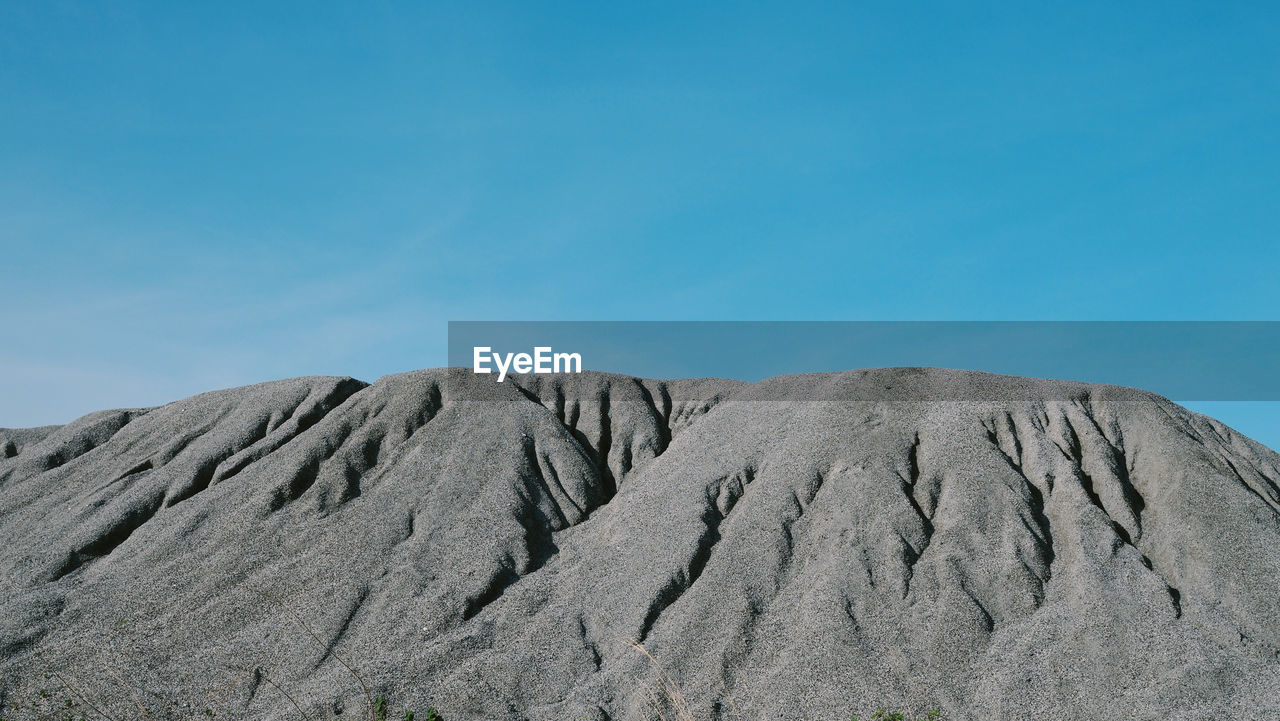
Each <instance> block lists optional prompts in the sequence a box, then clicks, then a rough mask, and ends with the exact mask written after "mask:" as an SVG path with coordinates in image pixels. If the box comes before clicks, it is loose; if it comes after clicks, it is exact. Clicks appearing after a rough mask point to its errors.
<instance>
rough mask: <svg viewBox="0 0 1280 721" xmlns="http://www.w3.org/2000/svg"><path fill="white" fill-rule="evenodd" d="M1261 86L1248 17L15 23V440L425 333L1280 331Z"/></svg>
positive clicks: (313, 369) (1271, 131) (1083, 6)
mask: <svg viewBox="0 0 1280 721" xmlns="http://www.w3.org/2000/svg"><path fill="white" fill-rule="evenodd" d="M267 5H270V7H268V6H267ZM1277 68H1280V6H1277V5H1275V4H1268V3H1229V4H1228V3H1071V4H1069V6H1068V7H1065V8H1055V7H1051V6H1049V5H1045V4H1034V7H1033V6H1032V4H1027V3H1008V4H998V3H974V2H963V3H960V2H957V3H947V4H933V3H900V2H899V3H891V2H883V3H832V4H830V5H806V4H802V3H795V2H788V3H776V4H772V5H765V4H759V3H757V4H752V5H751V6H749V7H745V8H744V7H740V6H738V5H737V4H735V5H730V4H724V5H710V4H694V3H687V2H682V3H670V4H643V5H639V4H637V5H632V4H625V5H624V4H617V3H598V2H592V3H580V4H579V3H545V4H535V3H515V4H511V5H498V4H489V3H477V2H468V3H443V2H431V3H403V4H386V3H342V4H338V3H327V2H307V3H291V4H263V3H243V4H242V3H216V4H215V3H203V4H196V3H159V2H156V3H133V2H113V3H101V4H88V3H76V2H56V3H55V2H50V3H19V2H0V308H3V311H4V313H3V319H4V326H3V332H2V333H0V425H8V426H15V425H33V424H38V423H57V422H66V421H67V420H70V419H71V418H73V417H75V416H76V415H78V414H80V413H83V412H85V411H89V410H93V409H97V408H103V407H114V406H122V405H148V404H155V403H160V402H164V401H168V400H172V399H174V398H178V397H182V396H185V395H188V394H190V393H194V392H197V391H202V390H207V389H211V388H216V387H221V386H229V385H236V384H241V383H247V382H254V381H260V380H267V379H272V378H279V377H285V376H296V375H304V374H313V373H324V374H343V375H348V374H349V375H354V376H357V377H361V378H365V379H370V380H371V379H373V378H376V377H377V376H379V375H382V374H384V373H389V372H396V371H402V370H408V369H413V368H420V367H429V366H436V365H442V364H443V363H444V362H445V340H446V339H445V322H446V321H447V320H450V319H521V318H524V319H566V320H567V319H602V320H603V319H765V320H772V319H780V320H781V319H818V320H821V319H849V320H862V319H879V320H897V319H935V320H947V319H974V320H994V319H1032V320H1039V319H1081V320H1093V319H1099V320H1105V319H1128V320H1143V319H1186V320H1200V319H1244V320H1253V319H1275V318H1277V315H1278V314H1277V308H1278V306H1280V283H1278V282H1277V273H1276V270H1277V268H1280V242H1277V239H1278V238H1280V214H1278V213H1277V210H1276V208H1277V205H1276V203H1277V198H1278V197H1280V192H1278V191H1280V148H1278V147H1277V142H1278V140H1277V139H1278V138H1280V134H1278V133H1277V132H1276V128H1278V127H1280V73H1278V72H1277ZM1215 412H1217V413H1218V414H1219V415H1220V416H1222V417H1223V418H1224V419H1226V420H1228V422H1233V423H1234V424H1235V425H1237V426H1238V427H1240V428H1242V429H1243V430H1245V432H1247V433H1250V434H1251V435H1254V436H1255V437H1258V438H1260V439H1263V440H1266V441H1268V442H1269V443H1271V445H1273V446H1276V445H1280V418H1277V413H1276V411H1275V410H1274V408H1273V407H1271V406H1250V407H1240V406H1223V407H1221V408H1218V409H1217V410H1216V411H1215ZM1233 413H1234V414H1235V415H1234V416H1233V415H1232V414H1233Z"/></svg>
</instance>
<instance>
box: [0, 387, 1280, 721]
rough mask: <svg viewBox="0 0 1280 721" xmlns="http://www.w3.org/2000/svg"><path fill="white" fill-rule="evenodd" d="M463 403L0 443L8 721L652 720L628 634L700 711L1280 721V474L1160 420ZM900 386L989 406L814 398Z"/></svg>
mask: <svg viewBox="0 0 1280 721" xmlns="http://www.w3.org/2000/svg"><path fill="white" fill-rule="evenodd" d="M449 379H450V372H449V371H444V370H436V371H421V372H415V373H409V374H404V375H399V376H390V377H386V378H383V379H381V380H379V381H378V382H377V383H375V384H372V385H368V384H365V383H362V382H359V381H356V380H353V379H350V378H300V379H294V380H286V381H279V382H273V383H265V384H261V385H255V386H248V387H244V388H235V389H231V390H224V391H217V392H213V393H206V394H203V395H199V396H195V397H192V398H188V399H186V400H182V401H178V402H175V403H171V404H169V405H166V406H163V407H159V408H154V409H134V410H118V411H105V412H101V413H95V414H91V415H89V416H86V417H84V418H81V419H79V420H77V421H75V422H74V423H71V424H69V425H67V426H63V427H52V428H41V429H30V430H22V431H10V430H0V451H2V452H0V578H3V579H5V583H4V585H3V587H2V588H0V695H2V696H3V699H2V700H3V702H4V703H5V704H6V706H7V707H11V706H12V705H14V704H22V705H24V708H25V709H26V710H24V711H21V712H18V713H17V714H14V713H11V714H10V715H11V716H13V717H15V718H22V717H23V716H22V715H21V714H23V713H31V712H32V711H31V708H30V704H31V702H32V700H33V699H35V702H36V703H37V705H39V704H40V703H46V704H47V703H48V702H47V701H41V700H40V697H39V692H40V690H41V689H47V690H48V691H49V692H50V694H51V698H55V699H57V701H58V703H61V702H62V701H61V699H62V698H64V697H72V698H73V700H74V701H75V703H76V704H77V706H76V708H77V709H79V710H80V711H81V712H83V713H84V714H85V715H86V717H89V718H94V717H97V716H96V715H95V713H94V712H92V710H91V709H89V708H88V707H87V706H86V704H85V703H84V701H82V700H81V698H82V697H83V699H85V700H88V701H92V703H93V705H95V706H98V707H99V710H101V711H103V712H105V713H104V715H107V716H111V717H115V718H126V717H129V718H132V717H139V716H141V715H142V712H141V711H140V710H139V708H140V707H142V708H146V709H147V713H148V714H149V715H150V716H152V717H154V718H156V719H163V718H190V717H193V716H196V715H198V714H200V713H201V712H202V711H203V709H204V708H206V707H210V708H215V709H218V710H219V711H220V712H221V714H222V715H223V716H224V717H231V718H255V719H256V718H264V719H268V718H269V719H286V718H289V719H297V718H298V717H299V714H298V711H297V710H296V709H295V708H294V706H293V705H292V702H291V701H290V700H289V699H288V698H287V697H286V696H285V695H284V692H288V694H289V695H290V696H292V697H293V698H294V699H296V701H297V702H298V704H299V705H300V706H302V707H303V710H304V711H305V712H307V713H308V714H310V717H311V718H324V717H325V714H326V713H335V714H341V716H340V717H344V718H358V717H360V714H362V713H363V712H364V706H365V703H366V701H365V694H364V692H363V691H362V690H361V689H360V687H359V685H358V684H357V683H356V682H355V680H353V678H352V676H351V674H350V673H349V672H348V671H347V669H346V665H348V664H349V665H350V666H352V667H354V668H355V669H356V670H357V671H358V672H359V674H360V676H361V677H363V678H364V679H365V680H366V681H367V682H368V684H369V686H371V687H372V688H371V691H372V693H373V694H374V695H385V696H386V697H388V698H389V699H390V700H391V703H392V707H393V717H394V718H399V717H401V716H402V715H403V713H402V711H401V709H403V708H416V709H417V710H418V712H419V718H421V714H422V711H423V710H424V709H425V708H426V707H427V706H435V707H437V708H438V709H439V711H440V713H441V715H442V717H443V718H444V719H446V721H460V720H472V719H511V720H516V719H539V720H541V719H548V720H549V719H557V720H564V721H569V720H573V719H591V720H593V721H602V720H604V719H619V720H621V719H645V718H658V715H657V713H656V711H655V709H653V708H652V707H651V705H652V704H651V701H652V699H650V698H649V697H648V696H647V694H646V692H645V689H646V688H650V689H654V688H659V687H660V685H661V679H662V676H661V672H660V671H659V670H658V669H657V668H656V667H655V665H654V663H653V662H651V661H650V660H648V659H647V658H645V656H644V655H642V654H641V653H640V652H639V651H637V650H636V649H635V648H634V647H632V646H631V642H633V641H638V642H640V643H642V644H643V646H644V647H645V648H646V649H647V650H648V651H649V652H650V653H651V654H652V655H653V657H654V658H656V659H657V662H658V663H659V664H661V666H662V667H663V668H665V670H666V672H667V673H669V674H670V676H671V677H672V678H673V679H674V680H675V681H676V682H677V683H678V684H679V686H680V687H681V688H682V689H683V690H684V693H685V694H686V696H687V698H688V700H689V705H690V709H689V710H690V713H691V714H692V716H693V717H694V718H697V719H734V718H737V715H738V713H741V716H742V717H743V718H750V719H756V718H760V717H761V716H763V717H765V718H769V719H796V720H799V719H831V720H833V721H834V720H835V719H847V718H848V717H849V714H850V712H854V711H856V712H858V713H859V715H864V714H865V715H869V714H867V711H868V710H869V709H873V708H874V707H876V706H880V705H885V706H897V707H900V708H903V709H910V710H914V711H917V712H922V711H924V710H925V709H927V708H935V707H936V708H941V709H943V711H944V715H945V717H946V718H949V719H957V720H959V719H974V720H976V719H984V720H985V719H1063V720H1068V721H1070V720H1074V719H1081V720H1083V719H1096V718H1102V717H1110V716H1119V717H1123V718H1126V719H1134V720H1135V721H1137V720H1142V719H1161V720H1170V719H1205V718H1246V717H1248V718H1277V717H1280V488H1278V486H1277V484H1278V483H1280V456H1277V454H1276V453H1274V452H1272V451H1270V450H1268V449H1266V448H1265V447H1263V446H1260V445H1259V444H1256V443H1254V442H1252V441H1250V440H1248V439H1246V438H1244V437H1242V436H1240V435H1239V434H1237V433H1235V432H1233V431H1232V430H1231V429H1229V428H1227V427H1225V426H1223V425H1222V424H1220V423H1218V422H1216V421H1214V420H1212V419H1210V418H1206V417H1204V416H1200V415H1197V414H1194V413H1191V412H1189V411H1187V410H1185V409H1183V408H1181V407H1179V406H1177V405H1175V404H1173V403H1171V402H1169V401H1167V400H1164V399H1162V398H1159V397H1156V396H1151V395H1148V394H1145V393H1141V392H1136V391H1128V390H1124V389H1117V388H1114V387H1104V386H1088V385H1078V384H1067V383H1057V382H1046V381H1025V380H1017V379H1007V378H1001V377H996V376H987V375H983V374H970V373H961V372H956V371H920V370H913V369H889V370H879V371H858V372H850V373H843V374H831V375H814V376H796V377H789V378H780V379H774V380H772V381H765V382H763V383H761V384H743V383H737V382H732V381H715V380H690V381H663V382H660V381H649V380H639V379H634V378H628V377H622V376H610V375H600V374H584V375H581V376H569V377H524V378H516V379H511V380H509V381H508V383H507V384H505V386H504V388H503V390H502V393H503V394H504V397H503V398H502V399H499V400H476V399H472V398H470V397H466V396H462V395H459V394H458V393H456V392H455V386H454V384H451V383H450V382H449ZM920 383H933V384H935V385H936V384H939V383H941V384H943V385H946V384H955V383H960V384H966V385H967V386H968V387H971V388H977V389H983V388H989V389H992V392H991V393H989V394H987V396H989V398H990V399H988V400H983V394H982V393H977V394H974V395H973V397H971V398H968V399H967V400H964V401H955V400H951V401H946V400H936V399H935V400H930V401H912V400H910V398H911V395H910V393H907V394H905V395H904V396H902V397H901V398H899V399H897V400H893V401H888V400H875V399H874V398H875V394H867V398H868V400H843V401H838V402H823V401H816V400H813V399H815V398H823V397H843V398H848V397H849V395H848V393H847V391H848V390H849V389H850V388H855V389H856V388H864V387H865V388H877V387H879V388H887V387H890V386H895V385H896V386H900V387H901V386H906V387H912V384H920ZM1009 387H1014V388H1016V389H1018V390H1019V391H1020V392H1019V393H1014V394H1002V393H1000V392H997V391H998V390H999V389H1001V388H1005V389H1007V388H1009ZM780 389H781V392H779V391H780ZM797 390H799V391H802V392H801V393H796V392H795V391H797ZM842 392H843V393H844V395H841V393H842ZM788 397H803V398H805V400H791V401H788V400H785V399H786V398H788ZM997 398H998V399H999V400H995V399H997ZM307 629H309V631H308V630H307ZM312 632H313V633H312ZM313 634H314V635H313ZM64 684H65V685H69V686H70V687H71V688H72V689H74V693H73V692H70V691H67V690H65V689H64ZM659 695H661V694H659ZM665 713H666V714H667V717H668V718H670V717H671V714H672V710H671V709H666V710H665Z"/></svg>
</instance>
